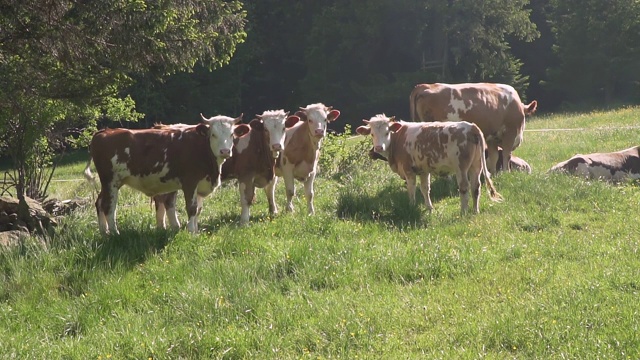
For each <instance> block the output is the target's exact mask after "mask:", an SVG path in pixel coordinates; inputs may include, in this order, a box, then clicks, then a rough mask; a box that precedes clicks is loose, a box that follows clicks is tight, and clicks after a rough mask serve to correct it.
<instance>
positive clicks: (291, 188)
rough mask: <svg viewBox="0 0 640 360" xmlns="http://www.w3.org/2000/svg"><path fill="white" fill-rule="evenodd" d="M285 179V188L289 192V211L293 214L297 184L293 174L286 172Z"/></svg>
mask: <svg viewBox="0 0 640 360" xmlns="http://www.w3.org/2000/svg"><path fill="white" fill-rule="evenodd" d="M283 177H284V187H285V189H286V192H287V211H289V212H293V197H294V196H295V195H296V184H295V183H294V178H293V174H292V173H289V172H285V173H284V176H283Z"/></svg>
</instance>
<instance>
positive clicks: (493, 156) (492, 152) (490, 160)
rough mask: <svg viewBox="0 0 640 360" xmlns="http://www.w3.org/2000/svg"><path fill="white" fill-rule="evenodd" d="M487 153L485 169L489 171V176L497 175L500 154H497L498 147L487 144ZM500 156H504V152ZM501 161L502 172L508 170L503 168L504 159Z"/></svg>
mask: <svg viewBox="0 0 640 360" xmlns="http://www.w3.org/2000/svg"><path fill="white" fill-rule="evenodd" d="M487 152H488V157H487V169H488V170H489V172H490V173H491V175H495V174H496V173H497V169H496V168H497V164H498V157H499V156H500V154H499V153H498V146H497V145H493V144H487ZM502 155H503V156H504V151H503V153H502ZM502 161H503V165H502V170H505V169H508V167H507V168H505V167H504V158H503V159H502Z"/></svg>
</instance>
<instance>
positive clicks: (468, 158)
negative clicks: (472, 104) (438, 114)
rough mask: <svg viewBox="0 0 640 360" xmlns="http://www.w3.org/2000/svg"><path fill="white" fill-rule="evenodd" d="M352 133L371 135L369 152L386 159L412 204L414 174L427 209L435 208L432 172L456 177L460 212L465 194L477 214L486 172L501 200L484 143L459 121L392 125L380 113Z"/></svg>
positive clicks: (463, 210)
mask: <svg viewBox="0 0 640 360" xmlns="http://www.w3.org/2000/svg"><path fill="white" fill-rule="evenodd" d="M363 121H364V123H365V124H366V126H360V127H358V128H357V129H356V132H357V133H358V134H360V135H369V134H371V136H372V137H373V149H374V151H375V152H377V153H380V154H381V155H383V156H384V157H386V158H387V159H388V160H387V161H388V162H389V166H390V167H391V170H393V172H395V173H397V174H398V175H400V177H402V178H403V179H405V180H406V181H407V191H408V192H409V201H410V202H411V204H415V201H416V199H415V197H416V176H419V177H420V191H421V192H422V196H423V197H424V201H425V204H426V205H427V208H428V209H429V211H431V210H432V209H433V204H432V203H431V197H430V195H429V193H430V190H431V184H430V182H431V174H432V173H433V174H438V175H449V174H456V179H457V181H458V189H459V191H460V211H461V213H462V214H465V213H466V212H467V208H468V204H469V190H471V192H472V194H473V207H474V211H475V212H476V213H478V212H479V211H480V206H479V201H480V176H481V175H482V174H484V176H485V183H486V185H487V188H488V189H489V195H490V197H491V200H493V201H500V200H501V199H502V196H501V195H500V194H499V193H498V192H497V191H496V189H495V187H494V186H493V182H492V181H491V177H490V174H489V172H488V171H487V164H486V160H485V157H484V148H485V140H484V136H483V135H482V131H481V130H480V129H479V128H478V126H476V125H475V124H472V123H469V122H466V121H461V122H417V123H408V122H396V121H395V118H393V117H391V118H389V117H387V116H385V115H384V114H380V115H376V116H374V117H372V118H371V119H370V120H363Z"/></svg>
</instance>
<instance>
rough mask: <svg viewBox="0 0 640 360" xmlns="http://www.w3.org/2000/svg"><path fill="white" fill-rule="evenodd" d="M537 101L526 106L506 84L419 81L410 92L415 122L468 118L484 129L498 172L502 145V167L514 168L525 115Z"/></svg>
mask: <svg viewBox="0 0 640 360" xmlns="http://www.w3.org/2000/svg"><path fill="white" fill-rule="evenodd" d="M537 106H538V103H537V101H535V100H534V101H532V102H531V103H530V104H528V105H525V104H523V103H522V101H521V100H520V96H518V93H517V92H516V90H515V89H514V88H513V87H511V86H509V85H505V84H492V83H478V84H452V85H450V84H440V83H436V84H418V85H416V86H415V87H414V89H413V91H411V94H410V95H409V107H410V111H411V120H412V121H468V122H472V123H474V124H476V125H478V127H479V128H480V130H482V133H483V134H484V136H485V137H486V143H487V146H488V150H489V161H488V165H489V171H490V172H491V173H492V174H495V173H496V163H497V161H498V146H500V147H502V148H503V149H504V156H503V159H502V168H503V169H506V170H507V171H509V170H510V160H511V152H512V151H513V150H515V149H516V148H517V147H518V146H520V143H522V136H523V131H524V125H525V115H530V114H533V113H534V112H535V111H536V108H537Z"/></svg>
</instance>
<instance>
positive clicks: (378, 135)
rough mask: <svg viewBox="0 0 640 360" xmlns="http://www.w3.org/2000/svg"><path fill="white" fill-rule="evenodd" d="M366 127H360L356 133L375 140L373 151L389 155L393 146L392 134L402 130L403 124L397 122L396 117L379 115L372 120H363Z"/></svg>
mask: <svg viewBox="0 0 640 360" xmlns="http://www.w3.org/2000/svg"><path fill="white" fill-rule="evenodd" d="M362 121H363V122H364V123H365V124H366V125H365V126H359V127H358V128H357V129H356V133H358V134H360V135H369V134H371V137H372V138H373V151H375V152H376V153H379V154H382V155H385V156H386V155H388V152H389V144H391V133H392V132H396V131H398V130H400V128H401V127H402V124H401V123H399V122H396V121H395V116H392V117H390V118H389V117H387V116H386V115H384V114H378V115H376V116H374V117H372V118H371V119H370V120H362Z"/></svg>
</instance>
